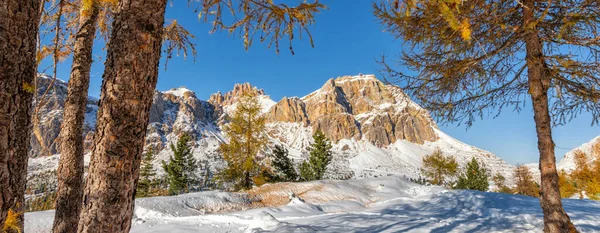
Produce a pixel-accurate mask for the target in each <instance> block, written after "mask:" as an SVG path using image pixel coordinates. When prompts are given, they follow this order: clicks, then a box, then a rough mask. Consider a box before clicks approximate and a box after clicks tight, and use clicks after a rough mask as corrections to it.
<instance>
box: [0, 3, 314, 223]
mask: <svg viewBox="0 0 600 233" xmlns="http://www.w3.org/2000/svg"><path fill="white" fill-rule="evenodd" d="M189 4H190V6H192V7H194V8H195V9H196V10H197V11H198V12H201V19H202V20H203V21H204V22H206V21H211V22H212V25H213V29H212V30H213V31H218V30H222V29H225V30H226V31H228V32H234V31H238V32H240V33H239V34H237V33H236V35H241V37H242V39H243V40H244V45H245V47H246V48H248V47H249V46H250V45H251V44H252V38H253V35H255V34H256V33H257V32H258V33H259V34H261V42H262V41H267V42H269V43H271V44H274V45H275V46H274V47H275V48H276V49H277V51H278V47H279V43H280V40H281V39H282V38H284V39H285V38H289V41H290V43H291V41H292V40H293V39H294V38H295V37H294V35H295V33H297V32H300V33H302V32H305V33H306V34H308V36H309V38H310V33H308V26H309V25H311V24H313V23H314V17H313V14H315V13H317V12H319V11H320V10H322V9H325V8H326V7H325V6H324V5H322V4H320V3H319V2H318V1H315V2H312V3H308V2H303V3H299V4H297V5H295V6H288V5H283V4H275V3H273V2H272V1H267V2H262V1H261V2H257V1H249V0H224V1H209V0H200V1H190V2H189ZM166 6H167V1H166V0H151V1H131V0H123V1H114V0H57V1H52V2H50V1H46V0H7V1H4V2H3V3H2V7H0V17H1V18H2V20H0V34H1V35H2V38H3V39H1V40H0V48H2V53H1V54H0V92H1V93H3V94H2V95H0V103H2V104H0V225H2V226H3V225H4V223H5V221H6V217H7V214H8V212H9V209H11V208H12V209H15V213H17V214H18V215H19V218H20V219H21V220H20V221H19V222H20V223H19V224H20V226H19V229H23V227H22V224H23V221H22V216H23V214H22V212H23V211H22V209H20V208H21V207H20V206H22V203H23V201H24V192H25V183H26V172H27V159H28V155H27V153H28V149H29V142H30V140H29V137H30V135H31V127H30V124H32V123H34V124H35V123H36V122H37V121H36V119H37V117H32V112H36V111H30V110H31V105H32V100H33V95H34V93H35V85H36V84H35V77H36V73H37V65H38V64H39V61H40V60H41V59H43V58H44V57H46V56H50V55H52V56H51V57H52V59H53V60H54V69H53V70H54V71H55V72H54V74H55V75H54V76H55V78H56V63H57V62H58V61H59V60H60V59H62V58H64V57H66V56H68V55H72V58H73V59H72V60H73V64H72V69H71V75H70V79H69V86H68V95H67V99H66V101H65V102H66V103H65V111H64V117H63V120H64V122H63V126H62V130H61V138H62V141H61V160H60V162H59V168H58V175H57V177H58V182H59V184H58V190H57V200H56V215H55V222H54V226H53V231H54V232H76V231H77V232H127V231H129V229H130V227H131V217H132V211H133V204H134V202H133V199H134V196H133V193H135V192H134V189H135V188H136V187H135V186H136V185H135V184H136V183H137V179H138V177H137V176H138V174H139V169H140V162H141V158H142V153H143V146H144V137H145V133H146V127H147V124H148V117H149V110H150V108H149V107H150V104H151V103H152V96H153V92H154V89H155V87H156V82H157V78H158V65H159V60H160V58H161V52H162V49H163V48H165V52H166V56H167V58H169V57H171V55H172V53H173V52H176V51H179V50H180V49H181V50H183V51H184V52H186V51H187V49H186V47H185V46H187V45H188V43H187V42H189V39H188V38H189V36H190V34H189V33H188V32H187V31H185V29H182V28H181V27H180V26H178V25H174V26H172V25H171V26H168V27H164V26H165V25H164V22H165V17H164V15H165V9H166ZM223 9H232V11H231V12H230V13H231V14H234V15H235V16H236V17H222V14H221V13H222V12H223V11H225V12H229V11H228V10H223ZM224 18H225V19H231V21H232V22H231V24H227V23H225V22H223V19H224ZM40 25H41V26H42V27H47V28H45V29H49V30H40ZM97 28H98V29H99V31H101V32H105V33H103V35H104V36H105V38H104V39H105V40H102V41H105V42H106V43H107V45H106V62H105V63H104V69H105V70H104V74H103V76H102V78H103V82H102V91H101V97H100V99H101V100H100V106H99V111H98V115H97V124H96V125H97V128H96V134H95V138H94V147H93V148H94V149H93V151H92V156H91V157H92V160H91V162H90V167H89V172H88V176H87V178H86V181H85V182H84V181H83V150H82V148H83V146H82V133H81V132H82V128H83V118H84V110H85V104H86V99H87V89H88V86H89V77H90V67H91V64H92V50H93V49H92V48H93V47H94V46H93V44H94V42H95V38H96V30H97ZM41 31H52V32H53V33H55V36H54V39H53V40H52V44H51V45H50V46H46V45H43V43H44V41H41V40H40V41H38V38H40V32H41ZM67 35H68V36H67ZM163 42H164V43H163ZM310 42H311V44H312V38H311V41H310ZM290 51H292V52H293V50H292V47H291V46H290ZM38 103H39V101H38ZM84 184H85V186H84ZM115 222H120V223H122V224H114V223H115Z"/></svg>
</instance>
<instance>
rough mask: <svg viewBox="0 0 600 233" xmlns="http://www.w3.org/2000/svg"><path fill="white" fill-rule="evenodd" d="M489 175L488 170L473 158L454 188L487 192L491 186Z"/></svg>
mask: <svg viewBox="0 0 600 233" xmlns="http://www.w3.org/2000/svg"><path fill="white" fill-rule="evenodd" d="M487 173H488V171H487V169H486V168H485V167H484V166H480V165H479V162H477V160H476V159H475V158H472V159H471V162H469V163H468V164H467V167H466V168H465V170H464V171H463V173H462V174H461V175H460V176H459V177H458V181H457V182H456V185H455V186H454V188H455V189H470V190H479V191H482V192H485V191H487V190H488V188H489V186H490V184H489V182H488V174H487Z"/></svg>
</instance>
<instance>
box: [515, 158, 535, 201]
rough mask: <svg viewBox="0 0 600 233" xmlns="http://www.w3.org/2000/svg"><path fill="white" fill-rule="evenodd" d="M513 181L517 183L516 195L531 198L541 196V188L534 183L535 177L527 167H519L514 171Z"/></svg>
mask: <svg viewBox="0 0 600 233" xmlns="http://www.w3.org/2000/svg"><path fill="white" fill-rule="evenodd" d="M513 179H514V181H515V189H514V191H515V193H516V194H520V195H525V196H531V197H539V196H540V188H539V187H538V184H537V183H536V182H535V181H533V175H532V174H531V171H530V170H529V168H528V167H526V166H525V165H518V166H517V167H516V168H515V169H514V171H513Z"/></svg>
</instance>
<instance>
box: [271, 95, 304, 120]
mask: <svg viewBox="0 0 600 233" xmlns="http://www.w3.org/2000/svg"><path fill="white" fill-rule="evenodd" d="M267 119H268V121H269V122H295V123H302V125H304V126H308V124H309V120H308V115H306V105H305V104H304V102H303V101H302V100H301V99H299V98H298V97H292V98H287V97H283V99H281V101H279V102H278V103H277V104H275V105H274V106H273V107H272V108H271V109H270V111H269V112H268V115H267Z"/></svg>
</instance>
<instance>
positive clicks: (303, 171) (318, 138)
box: [300, 130, 332, 181]
mask: <svg viewBox="0 0 600 233" xmlns="http://www.w3.org/2000/svg"><path fill="white" fill-rule="evenodd" d="M313 140H314V142H313V143H311V144H310V147H309V151H310V155H309V157H308V160H304V161H302V164H300V177H301V179H302V180H304V181H311V180H320V179H323V176H324V175H325V171H326V170H327V165H329V162H331V158H332V153H331V148H332V146H331V142H330V141H329V139H327V138H326V137H325V134H323V132H321V131H320V130H317V131H316V132H315V133H314V134H313Z"/></svg>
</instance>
